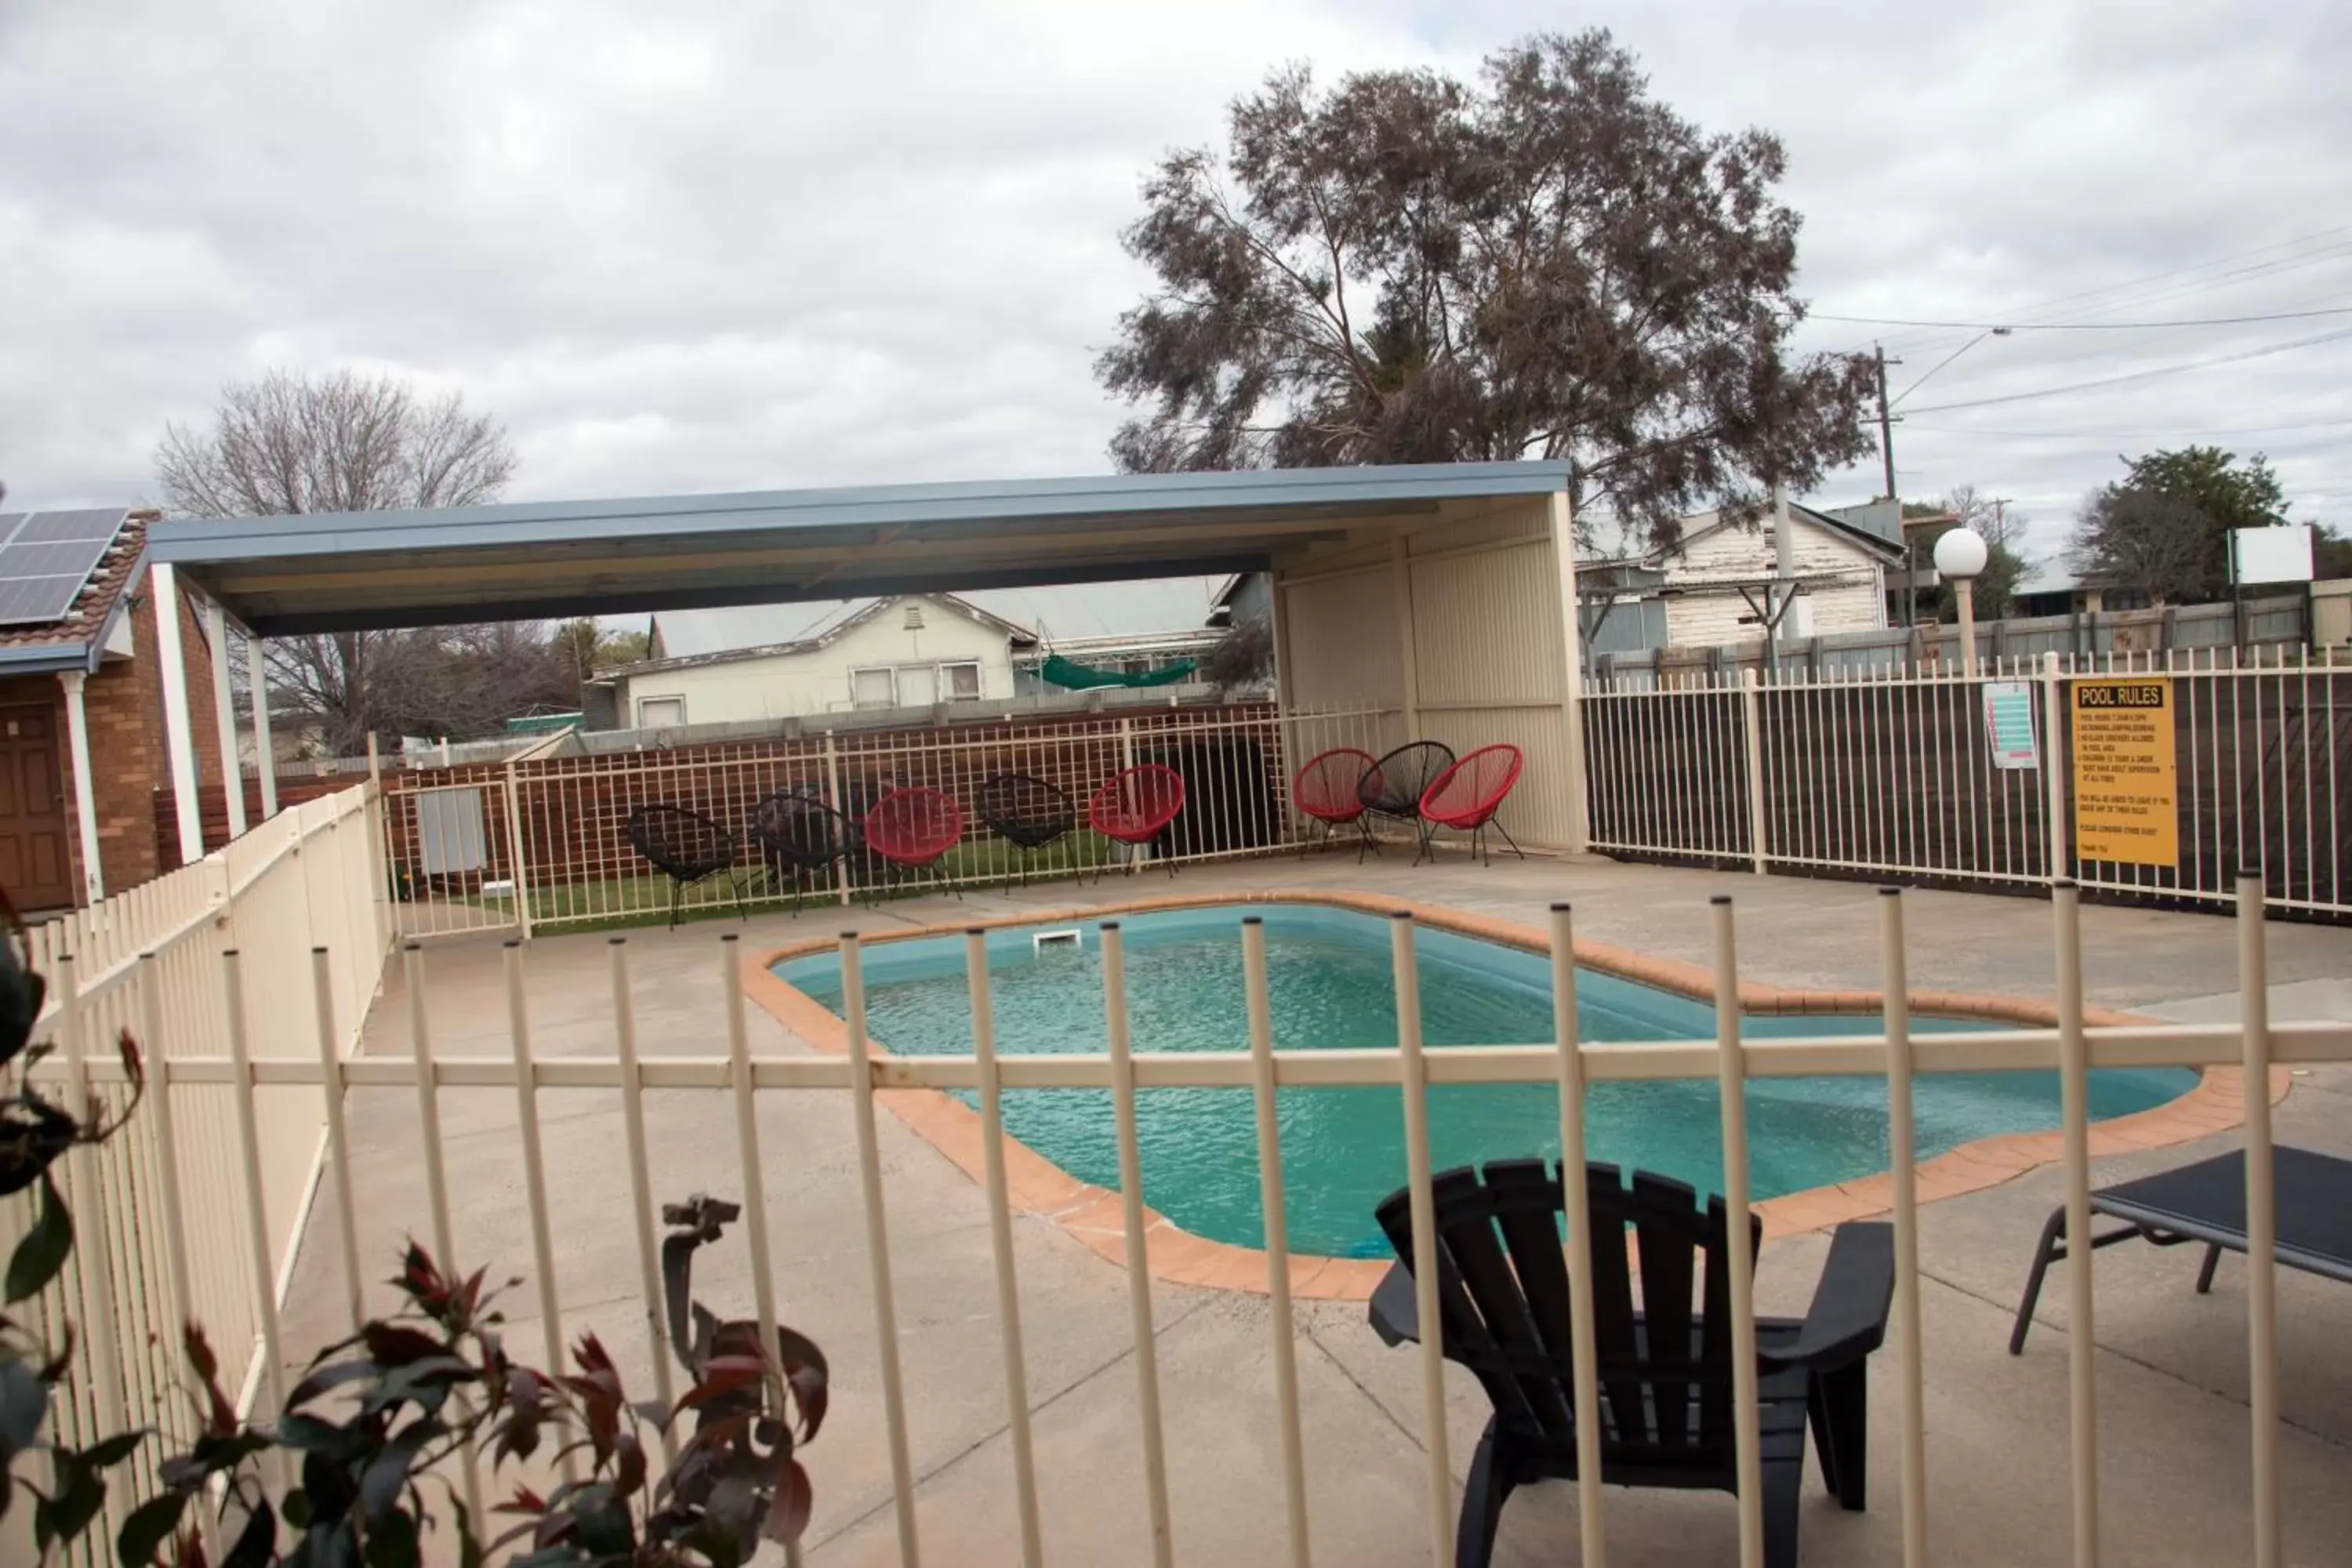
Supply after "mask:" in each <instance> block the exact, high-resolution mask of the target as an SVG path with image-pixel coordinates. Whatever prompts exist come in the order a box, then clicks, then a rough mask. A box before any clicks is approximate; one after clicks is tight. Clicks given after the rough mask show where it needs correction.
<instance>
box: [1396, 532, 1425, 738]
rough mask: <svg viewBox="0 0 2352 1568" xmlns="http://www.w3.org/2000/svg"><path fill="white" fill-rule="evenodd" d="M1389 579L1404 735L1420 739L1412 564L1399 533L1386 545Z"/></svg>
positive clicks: (1419, 687) (1418, 681)
mask: <svg viewBox="0 0 2352 1568" xmlns="http://www.w3.org/2000/svg"><path fill="white" fill-rule="evenodd" d="M1389 582H1390V584H1391V587H1392V588H1393V589H1394V590H1395V594H1396V615H1397V666H1398V668H1399V669H1400V671H1401V672H1402V677H1401V679H1402V681H1403V685H1402V687H1401V688H1400V696H1399V700H1400V701H1401V702H1402V704H1403V707H1404V738H1405V739H1406V740H1408V741H1418V740H1420V739H1421V738H1422V735H1421V658H1420V655H1419V654H1418V653H1416V652H1415V651H1414V648H1413V642H1412V561H1411V560H1410V559H1409V558H1408V557H1407V554H1406V551H1405V538H1404V535H1403V534H1402V533H1400V534H1398V535H1397V536H1396V538H1395V539H1394V540H1393V541H1392V542H1391V543H1390V545H1389Z"/></svg>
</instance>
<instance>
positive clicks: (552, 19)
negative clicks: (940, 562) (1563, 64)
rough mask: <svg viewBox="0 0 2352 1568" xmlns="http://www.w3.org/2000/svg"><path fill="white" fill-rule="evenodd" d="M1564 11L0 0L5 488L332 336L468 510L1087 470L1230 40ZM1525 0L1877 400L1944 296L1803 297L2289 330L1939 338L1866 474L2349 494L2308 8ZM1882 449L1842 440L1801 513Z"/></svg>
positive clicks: (2346, 202)
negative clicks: (2259, 456) (464, 420)
mask: <svg viewBox="0 0 2352 1568" xmlns="http://www.w3.org/2000/svg"><path fill="white" fill-rule="evenodd" d="M755 14H757V15H761V16H764V17H765V19H764V20H754V19H749V18H751V17H753V16H755ZM1561 19H1562V14H1561V13H1560V12H1559V9H1558V8H1557V7H1556V6H1550V5H1538V4H1536V3H1534V0H1491V3H1489V0H1455V3H1450V4H1445V5H1435V4H1431V5H1421V6H1415V5H1402V4H1393V3H1390V0H1353V3H1349V4H1318V3H1314V0H1189V3H1187V4H1184V5H1174V4H1169V5H1156V6H1150V7H1147V6H1143V5H1118V4H1105V3H1104V0H1024V3H995V0H868V3H866V4H864V5H805V4H804V5H749V4H740V3H715V0H668V3H667V4H665V5H660V6H650V5H643V4H638V3H634V0H631V3H623V0H403V3H401V4H398V5H387V4H362V3H358V0H320V3H317V4H306V5H285V4H283V3H282V0H5V4H0V146H5V147H6V148H7V149H8V155H7V156H6V157H5V160H0V323H4V324H5V330H0V475H5V479H6V480H7V482H8V483H9V485H10V487H11V500H12V501H14V502H19V503H29V504H32V505H36V506H39V505H48V504H59V505H61V504H66V503H69V502H85V501H86V502H117V501H133V500H142V499H152V496H153V493H154V488H153V480H152V453H153V449H154V447H155V443H156V441H157V438H158V437H160V436H161V435H162V433H163V428H164V426H165V424H166V422H168V421H172V420H175V419H176V420H192V419H196V418H199V417H201V416H203V415H204V414H205V410H206V408H207V407H208V405H209V404H210V402H211V400H212V397H213V395H214V394H215V391H216V389H217V388H218V387H219V385H220V384H222V383H224V382H226V381H229V380H233V379H237V378H242V377H247V376H250V375H253V374H257V373H259V372H261V371H263V370H266V369H268V368H270V367H273V366H289V367H298V368H308V369H325V368H331V367H334V366H340V365H359V366H363V367H375V368H384V369H390V370H394V371H397V372H399V373H400V374H404V375H406V376H408V377H411V378H413V379H414V380H415V381H416V382H418V383H420V384H425V385H427V386H429V387H432V388H436V389H440V388H455V389H459V390H462V391H463V393H464V394H465V395H466V396H467V399H468V400H469V401H471V402H472V403H474V404H476V405H478V406H481V407H484V408H487V409H489V410H493V411H495V412H496V413H497V414H499V416H501V417H503V418H504V419H505V421H506V422H507V424H508V425H509V428H510V429H511V431H512V434H513V436H514V437H515V440H516V443H517V445H518V447H519V448H520V453H521V456H522V467H521V471H520V476H519V479H518V482H517V484H516V486H515V487H514V489H513V490H512V491H511V492H510V494H511V495H512V496H514V497H515V498H517V499H521V498H531V497H572V496H596V495H626V494H647V493H662V492H670V491H688V490H723V489H750V488H768V487H782V486H793V485H803V484H823V483H835V482H857V481H866V480H883V479H923V478H937V479H950V478H982V477H990V476H1007V475H1045V474H1059V473H1073V472H1090V471H1099V470H1101V469H1102V468H1105V467H1106V459H1105V458H1104V455H1103V454H1104V443H1105V440H1106V438H1107V437H1108V435H1109V433H1110V431H1111V429H1112V427H1113V426H1115V425H1116V423H1117V422H1118V417H1119V414H1120V411H1119V409H1118V407H1116V406H1115V405H1111V404H1110V403H1108V401H1107V400H1106V399H1105V397H1104V396H1103V395H1102V394H1101V392H1100V391H1099V390H1098V388H1097V386H1096V384H1095V382H1094V379H1093V376H1092V374H1091V363H1092V360H1093V357H1094V355H1095V353H1097V351H1098V350H1099V349H1100V348H1101V347H1102V346H1103V345H1104V344H1105V342H1107V341H1108V339H1109V337H1110V335H1111V332H1112V325H1113V321H1114V320H1115V318H1116V317H1117V315H1118V311H1119V310H1121V309H1122V308H1124V307H1125V306H1126V305H1128V304H1129V303H1131V302H1132V301H1133V300H1134V299H1135V298H1136V296H1137V295H1138V293H1139V290H1140V289H1141V288H1142V287H1143V284H1144V282H1145V279H1144V276H1143V274H1142V273H1141V271H1140V270H1139V268H1137V267H1136V266H1135V265H1134V264H1133V263H1132V262H1130V261H1129V259H1128V258H1126V257H1125V256H1124V255H1122V253H1121V252H1120V250H1119V247H1118V241H1117V235H1118V229H1119V228H1120V226H1122V225H1123V224H1125V223H1126V222H1127V221H1128V220H1129V219H1130V218H1131V217H1132V216H1134V215H1135V213H1136V211H1137V210H1138V198H1137V195H1136V187H1137V182H1138V178H1139V174H1140V173H1141V172H1142V171H1143V170H1144V168H1145V167H1146V166H1147V165H1148V164H1149V163H1150V162H1151V161H1152V159H1153V158H1154V157H1155V156H1156V155H1157V154H1159V153H1160V152H1161V151H1162V150H1164V149H1166V148H1168V147H1171V146H1173V145H1178V144H1186V143H1200V142H1213V141H1216V140H1219V139H1220V138H1221V133H1222V121H1223V110H1224V106H1225V104H1226V103H1227V102H1228V100H1231V99H1232V98H1233V97H1234V95H1235V94H1237V93H1239V92H1242V91H1244V90H1246V89H1249V88H1250V87H1251V86H1253V85H1254V84H1255V82H1256V81H1257V79H1260V78H1261V77H1262V76H1263V75H1264V73H1265V70H1266V69H1267V68H1268V67H1270V66H1272V65H1274V64H1276V63H1277V62H1280V61H1283V60H1286V59H1297V58H1303V59H1307V60H1311V61H1313V62H1315V63H1316V64H1317V66H1318V68H1321V69H1323V70H1325V71H1327V72H1333V73H1336V72H1339V71H1342V70H1345V69H1349V68H1360V67H1367V66H1393V65H1412V64H1431V65H1435V66H1439V67H1441V68H1446V69H1450V70H1454V71H1458V72H1464V73H1466V72H1468V71H1470V70H1472V69H1474V68H1475V64H1476V61H1477V59H1478V58H1479V57H1480V56H1481V55H1482V54H1483V53H1484V52H1485V51H1486V50H1487V49H1489V48H1491V47H1494V46H1495V45H1496V44H1498V43H1500V42H1503V41H1505V40H1507V39H1509V38H1511V37H1516V36H1518V35H1520V34H1522V33H1524V32H1526V31H1528V30H1529V29H1530V28H1533V27H1535V26H1542V25H1559V22H1560V21H1561ZM1574 20H1575V21H1577V22H1580V23H1581V22H1586V21H1590V22H1601V23H1607V24H1609V25H1611V26H1613V27H1614V28H1615V29H1616V31H1617V34H1618V36H1619V37H1620V39H1621V40H1622V42H1624V43H1625V44H1627V45H1628V46H1630V47H1633V49H1634V50H1635V51H1636V52H1637V53H1638V54H1639V55H1640V56H1641V57H1642V58H1643V62H1644V63H1645V65H1646V66H1647V68H1649V69H1650V71H1651V72H1652V75H1653V78H1654V85H1655V87H1656V89H1657V90H1658V91H1659V92H1660V94H1661V95H1662V96H1663V97H1664V98H1665V99H1666V100H1668V101H1670V102H1671V103H1673V104H1674V105H1675V106H1676V107H1677V108H1678V109H1679V110H1682V111H1683V112H1684V113H1685V114H1687V115H1690V116H1692V117H1694V118H1696V120H1698V121H1700V122H1701V123H1702V124H1704V125H1706V126H1708V127H1710V128H1715V129H1729V128H1735V127H1738V126H1743V125H1747V124H1759V125H1762V126H1765V127H1768V128H1769V129H1771V130H1773V131H1776V132H1779V133H1780V135H1781V136H1782V137H1783V138H1784V139H1785V140H1786V142H1787V143H1788V146H1789V151H1790V160H1791V174H1790V180H1789V182H1788V185H1787V194H1788V196H1789V198H1790V201H1791V202H1792V203H1793V204H1794V205H1796V206H1797V208H1798V209H1799V210H1800V211H1801V213H1802V214H1803V215H1804V217H1805V230H1804V238H1803V243H1802V250H1801V255H1802V260H1803V274H1804V275H1803V284H1802V292H1803V294H1804V295H1805V297H1806V298H1807V299H1808V300H1810V301H1811V305H1812V308H1813V310H1815V312H1816V320H1815V321H1813V322H1811V323H1810V324H1809V325H1808V327H1807V339H1806V342H1808V344H1809V345H1810V346H1816V347H1824V348H1828V347H1853V346H1867V345H1868V344H1869V343H1870V342H1871V341H1872V340H1873V338H1874V336H1876V337H1883V338H1884V339H1885V342H1886V344H1887V346H1888V349H1889V352H1890V353H1895V354H1896V355H1898V356H1899V357H1900V358H1901V360H1902V361H1903V363H1902V364H1901V365H1900V366H1898V367H1897V368H1896V369H1895V371H1894V373H1893V382H1894V385H1895V388H1896V389H1897V390H1898V391H1900V390H1901V389H1903V388H1905V387H1906V386H1908V385H1910V384H1912V383H1913V382H1914V381H1916V379H1917V378H1918V377H1920V376H1921V375H1922V374H1925V373H1927V372H1928V371H1930V370H1931V369H1933V368H1934V367H1935V366H1936V365H1937V363H1938V362H1939V361H1941V360H1943V359H1944V358H1945V357H1946V356H1947V355H1948V354H1950V353H1952V352H1953V351H1954V350H1956V349H1960V348H1962V347H1963V345H1969V344H1970V342H1971V340H1972V339H1975V338H1976V337H1977V335H1978V334H1977V331H1976V330H1975V329H1973V328H1964V327H1950V328H1947V327H1909V326H1895V325H1879V324H1874V323H1871V322H1865V321H1832V320H1829V319H1827V318H1829V317H1832V316H1839V317H1849V318H1853V317H1878V318H1890V319H1898V320H1901V321H1928V322H1983V323H1994V322H2001V323H2016V324H2019V325H2022V324H2024V323H2028V322H2043V323H2054V322H2061V321H2063V322H2073V323H2085V322H2105V323H2134V322H2147V321H2156V322H2168V321H2181V320H2187V319H2200V320H2201V319H2208V318H2218V317H2246V316H2273V317H2282V318H2287V317H2292V318H2293V319H2277V320H2269V321H2250V322H2240V323H2237V324H2231V325H2216V326H2195V327H2185V326H2184V327H2163V328H2146V329H2141V328H2135V329H2133V330H2104V329H2103V330H2093V331H2075V330H2069V331H2016V332H2013V333H2012V334H2011V335H2010V336H2008V337H2001V338H1988V339H1985V340H1983V341H1981V342H1974V343H1973V346H1969V347H1967V348H1966V351H1965V353H1962V354H1961V356H1960V357H1959V358H1958V359H1957V360H1954V361H1952V362H1951V363H1949V364H1948V365H1947V366H1946V367H1945V368H1942V369H1940V370H1937V371H1936V373H1935V374H1934V375H1933V378H1932V379H1931V380H1929V381H1928V382H1927V384H1925V385H1922V386H1920V387H1919V388H1918V389H1917V390H1916V392H1912V393H1910V394H1908V395H1906V397H1905V398H1904V400H1903V401H1902V402H1901V403H1900V404H1899V405H1898V411H1899V412H1903V413H1906V415H1907V416H1908V417H1907V419H1906V423H1905V424H1904V425H1903V426H1901V427H1900V428H1899V429H1898V432H1897V437H1896V447H1897V454H1898V458H1899V465H1900V483H1901V489H1902V491H1903V493H1905V494H1906V495H1930V494H1936V493H1939V492H1941V491H1942V490H1944V489H1947V488H1948V487H1950V486H1952V485H1955V484H1963V483H1972V484H1974V485H1976V486H1978V487H1979V489H1981V490H1983V491H1984V492H1986V493H1989V494H1996V495H2001V496H2007V497H2011V498H2014V499H2015V500H2016V501H2017V502H2018V504H2019V505H2020V506H2021V508H2022V509H2023V510H2024V511H2025V512H2026V513H2027V515H2029V516H2030V517H2031V518H2032V519H2033V520H2035V523H2036V525H2037V531H2036V532H2035V533H2034V534H2033V535H2032V542H2033V544H2034V545H2035V547H2037V548H2039V549H2041V550H2042V551H2043V552H2049V551H2053V550H2054V549H2055V548H2056V546H2057V544H2058V542H2059V540H2060V537H2061V536H2062V535H2063V529H2064V526H2065V522H2066V520H2067V519H2068V517H2069V516H2070V515H2071V513H2072V511H2073V510H2074V505H2075V503H2076V501H2077V500H2078V499H2079V498H2080V496H2081V495H2082V493H2083V492H2084V490H2086V489H2089V488H2090V487H2092V486H2094V485H2095V484H2097V483H2099V482H2102V481H2103V480H2105V479H2108V478H2110V477H2112V476H2113V475H2114V474H2115V473H2116V454H2117V453H2118V452H2136V451H2141V450H2146V449H2148V448H2149V447H2154V446H2157V445H2161V444H2174V445H2179V444H2185V443H2186V442H2188V441H2190V440H2193V439H2206V438H2210V439H2213V440H2217V441H2221V442H2222V443H2224V444H2226V445H2228V446H2230V447H2232V448H2233V449H2236V450H2239V451H2253V450H2263V451H2267V452H2268V453H2270V454H2271V455H2272V456H2273V459H2274V460H2275V462H2276V463H2277V465H2278V467H2279V468H2280V470H2281V472H2282V473H2283V474H2284V477H2285V479H2286V480H2287V482H2288V487H2289V489H2290V491H2291V493H2292V495H2293V497H2294V502H2295V510H2296V511H2297V513H2298V515H2303V516H2310V517H2315V518H2321V519H2327V520H2333V521H2337V522H2339V523H2347V524H2352V390H2347V384H2352V153H2347V149H2352V93H2347V91H2346V90H2345V88H2344V83H2345V81H2346V80H2347V76H2348V75H2352V7H2347V6H2345V5H2342V4H2340V0H2335V3H2330V0H2309V3H2305V0H2265V3H2264V4H2263V5H2252V4H2241V5H2235V6H2230V5H2197V4H2190V3H2188V0H2115V3H2105V4H2080V3H2075V4H2069V3H2066V0H2021V3H2008V0H1985V3H1980V4H1975V5H1956V6H1955V5H1945V6H1934V7H1928V6H1915V5H1901V4H1897V5H1887V4H1885V3H1883V0H1880V3H1876V4H1868V5H1832V4H1825V3H1818V0H1817V3H1810V4H1809V3H1803V0H1787V3H1784V4H1780V5H1773V6H1769V7H1763V6H1753V5H1738V4H1733V3H1731V0H1715V3H1712V4H1708V3H1704V0H1648V3H1647V4H1644V5H1639V6H1635V5H1626V6H1622V7H1620V8H1618V13H1617V14H1615V15H1611V14H1608V13H1607V12H1604V11H1592V12H1586V13H1580V14H1579V15H1578V16H1576V17H1575V18H1574ZM2330 310H2333V311H2338V312H2343V313H2339V314H2335V315H2327V314H2304V315H2300V316H2296V315H2295V314H2294V313H2296V312H2324V311H2330ZM2330 338H2332V340H2333V341H2322V342H2308V343H2306V342H2305V341H2306V340H2315V339H2330ZM2286 345H2305V346H2286ZM2270 350H2275V351H2276V352H2263V351H2270ZM2199 362H2226V363H2204V364H2201V366H2200V367H2199V368H2191V369H2186V370H2183V369H2179V368H2178V367H2181V366H2188V365H2199ZM2126 377H2129V378H2131V379H2125V380H2118V378H2126ZM2088 383H2112V384H2103V385H2084V384H2088ZM2069 387H2072V388H2076V390H2072V391H2065V392H2062V393H2058V394H2056V395H2037V394H2043V393H2048V392H2050V391H2051V390H2052V389H2055V388H2069ZM1878 489H1880V484H1879V480H1878V477H1877V473H1876V470H1875V467H1874V465H1873V466H1870V467H1866V468H1861V469H1857V470H1854V471H1851V472H1849V473H1847V474H1844V475H1842V476H1839V478H1838V479H1837V480H1836V481H1835V482H1834V483H1832V485H1831V486H1830V487H1828V489H1826V490H1825V491H1824V492H1823V495H1822V497H1821V498H1820V499H1822V500H1829V501H1840V500H1863V499H1866V498H1867V497H1868V496H1870V495H1871V494H1873V493H1874V492H1876V491H1877V490H1878Z"/></svg>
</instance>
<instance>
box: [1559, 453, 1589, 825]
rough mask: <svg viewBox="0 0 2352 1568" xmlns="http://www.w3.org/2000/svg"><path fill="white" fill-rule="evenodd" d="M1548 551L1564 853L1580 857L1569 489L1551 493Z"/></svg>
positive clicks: (1580, 754) (1582, 806)
mask: <svg viewBox="0 0 2352 1568" xmlns="http://www.w3.org/2000/svg"><path fill="white" fill-rule="evenodd" d="M1550 508H1551V553H1552V562H1553V564H1554V565H1555V566H1556V567H1557V568H1558V570H1559V647H1560V657H1561V665H1560V674H1559V718H1560V724H1561V727H1562V728H1563V729H1565V730H1566V731H1567V733H1566V734H1565V735H1563V736H1562V737H1561V739H1562V740H1563V741H1564V742H1566V745H1567V750H1568V851H1569V853H1570V854H1571V855H1581V854H1583V853H1584V852H1585V847H1586V846H1587V845H1588V844H1589V843H1590V842H1591V831H1592V830H1591V802H1590V801H1589V800H1587V799H1586V798H1585V786H1584V778H1585V774H1584V650H1583V647H1582V642H1583V637H1584V633H1583V630H1582V628H1581V627H1580V626H1579V625H1578V624H1577V618H1576V520H1575V517H1574V515H1573V513H1572V512H1571V511H1570V508H1569V504H1568V492H1567V491H1566V490H1554V491H1553V492H1552V493H1551V500H1550Z"/></svg>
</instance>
